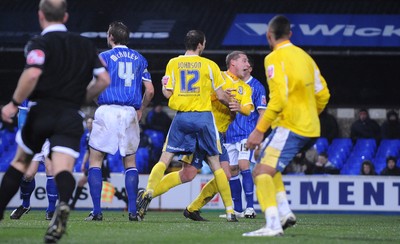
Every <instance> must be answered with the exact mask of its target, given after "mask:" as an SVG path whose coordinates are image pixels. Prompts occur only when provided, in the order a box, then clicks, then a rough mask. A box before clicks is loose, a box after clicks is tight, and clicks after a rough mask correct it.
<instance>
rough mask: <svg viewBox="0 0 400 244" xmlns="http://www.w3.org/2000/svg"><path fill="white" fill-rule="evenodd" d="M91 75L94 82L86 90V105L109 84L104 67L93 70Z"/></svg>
mask: <svg viewBox="0 0 400 244" xmlns="http://www.w3.org/2000/svg"><path fill="white" fill-rule="evenodd" d="M93 74H94V77H95V79H94V82H91V83H90V84H89V86H88V87H87V89H86V102H87V103H90V102H92V101H93V99H94V98H96V97H97V96H98V95H99V94H100V93H101V92H102V91H103V90H104V89H106V88H107V86H109V85H110V82H111V79H110V76H109V75H108V72H107V70H106V69H105V68H104V67H101V68H97V69H95V70H94V72H93Z"/></svg>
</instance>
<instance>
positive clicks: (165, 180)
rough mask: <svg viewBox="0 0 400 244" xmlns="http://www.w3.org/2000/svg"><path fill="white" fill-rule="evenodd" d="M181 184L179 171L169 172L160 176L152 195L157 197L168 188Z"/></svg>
mask: <svg viewBox="0 0 400 244" xmlns="http://www.w3.org/2000/svg"><path fill="white" fill-rule="evenodd" d="M180 184H182V181H181V177H180V176H179V171H175V172H171V173H169V174H167V175H164V177H162V179H161V181H160V184H158V185H157V187H156V189H155V190H154V193H153V197H157V196H159V195H162V194H164V193H166V192H167V191H169V189H171V188H173V187H175V186H177V185H180Z"/></svg>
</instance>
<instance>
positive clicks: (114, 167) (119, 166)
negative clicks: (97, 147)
mask: <svg viewBox="0 0 400 244" xmlns="http://www.w3.org/2000/svg"><path fill="white" fill-rule="evenodd" d="M107 160H108V167H109V168H110V172H117V173H122V172H124V165H123V163H122V157H121V155H120V154H119V151H117V152H116V153H115V154H114V155H111V154H108V156H107Z"/></svg>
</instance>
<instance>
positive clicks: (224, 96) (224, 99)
mask: <svg viewBox="0 0 400 244" xmlns="http://www.w3.org/2000/svg"><path fill="white" fill-rule="evenodd" d="M215 94H216V95H217V98H218V101H220V102H221V103H222V104H223V105H225V106H227V107H228V108H229V102H230V96H229V95H228V93H226V92H225V91H224V90H223V89H222V87H219V88H217V90H215Z"/></svg>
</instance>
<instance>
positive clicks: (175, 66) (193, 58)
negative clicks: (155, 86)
mask: <svg viewBox="0 0 400 244" xmlns="http://www.w3.org/2000/svg"><path fill="white" fill-rule="evenodd" d="M163 79H168V81H167V83H166V85H165V89H168V90H172V92H173V93H172V95H171V97H170V98H169V102H168V106H169V107H170V108H171V109H174V110H177V111H183V112H189V111H198V112H202V111H211V110H212V108H211V99H210V95H211V94H212V93H213V92H215V90H216V89H218V88H219V87H221V86H222V85H223V84H224V83H225V81H224V79H223V78H222V76H221V70H220V69H219V67H218V65H217V64H216V63H215V62H213V61H211V60H209V59H207V58H203V57H200V56H198V55H182V56H179V57H176V58H173V59H171V60H170V61H169V62H168V64H167V68H166V71H165V76H164V78H163Z"/></svg>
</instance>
